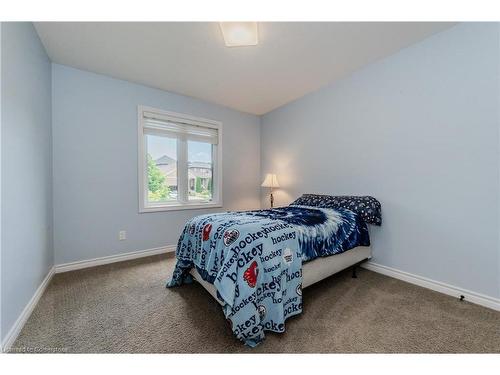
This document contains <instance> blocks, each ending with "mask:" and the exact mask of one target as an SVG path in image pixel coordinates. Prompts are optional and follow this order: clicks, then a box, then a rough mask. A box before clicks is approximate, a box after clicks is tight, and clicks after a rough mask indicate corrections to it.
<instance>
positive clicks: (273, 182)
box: [261, 173, 280, 188]
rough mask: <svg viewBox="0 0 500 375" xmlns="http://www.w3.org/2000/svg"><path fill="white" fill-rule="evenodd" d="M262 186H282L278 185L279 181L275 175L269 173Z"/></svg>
mask: <svg viewBox="0 0 500 375" xmlns="http://www.w3.org/2000/svg"><path fill="white" fill-rule="evenodd" d="M261 186H262V187H269V188H279V187H280V184H279V183H278V179H277V178H276V175H275V174H273V173H268V174H266V178H265V179H264V182H263V183H262V185H261Z"/></svg>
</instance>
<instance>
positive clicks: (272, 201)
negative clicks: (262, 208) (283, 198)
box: [271, 193, 274, 208]
mask: <svg viewBox="0 0 500 375" xmlns="http://www.w3.org/2000/svg"><path fill="white" fill-rule="evenodd" d="M273 207H274V197H273V193H271V208H273Z"/></svg>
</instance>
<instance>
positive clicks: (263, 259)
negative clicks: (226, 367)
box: [167, 206, 370, 347]
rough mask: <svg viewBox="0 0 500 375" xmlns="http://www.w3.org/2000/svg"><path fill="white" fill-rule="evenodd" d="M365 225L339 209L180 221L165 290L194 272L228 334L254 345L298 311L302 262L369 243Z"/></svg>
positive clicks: (295, 208)
mask: <svg viewBox="0 0 500 375" xmlns="http://www.w3.org/2000/svg"><path fill="white" fill-rule="evenodd" d="M369 244H370V240H369V236H368V229H367V226H366V223H365V222H364V221H362V220H361V219H360V218H359V216H358V215H357V214H355V213H354V212H352V211H350V210H347V209H341V208H339V209H328V208H318V207H307V206H288V207H282V208H276V209H270V210H258V211H245V212H226V213H219V214H209V215H202V216H197V217H195V218H193V219H191V220H190V221H188V222H187V223H186V225H185V227H184V230H183V232H182V235H181V237H180V239H179V242H178V246H177V251H176V258H177V263H176V266H175V270H174V273H173V276H172V279H171V280H170V281H169V282H168V283H167V287H172V286H178V285H182V284H183V283H190V282H192V277H191V275H190V274H189V271H190V270H191V268H193V267H196V269H197V271H198V272H199V274H200V275H201V277H202V278H203V279H204V280H206V281H207V282H209V283H211V284H213V285H214V287H215V289H216V290H217V296H218V298H219V299H220V301H221V302H222V305H223V311H224V315H225V316H226V318H227V319H228V321H229V323H230V324H231V328H232V331H233V333H234V334H235V335H236V337H237V338H239V339H240V340H242V341H243V342H244V343H245V344H247V345H249V346H251V347H254V346H256V345H257V344H259V343H260V342H261V341H262V340H263V339H264V331H274V332H284V330H285V320H286V319H287V318H289V317H291V316H294V315H297V314H300V313H301V312H302V262H304V261H308V260H312V259H315V258H317V257H321V256H329V255H334V254H338V253H341V252H343V251H346V250H349V249H352V248H354V247H356V246H369Z"/></svg>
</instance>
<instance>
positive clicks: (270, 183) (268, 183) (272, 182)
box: [261, 173, 280, 208]
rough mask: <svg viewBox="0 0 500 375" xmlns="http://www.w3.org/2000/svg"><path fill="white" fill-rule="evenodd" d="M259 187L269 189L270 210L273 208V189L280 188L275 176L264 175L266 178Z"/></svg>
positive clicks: (270, 174) (271, 174)
mask: <svg viewBox="0 0 500 375" xmlns="http://www.w3.org/2000/svg"><path fill="white" fill-rule="evenodd" d="M261 186H262V187H268V188H271V208H273V206H274V197H273V188H279V187H280V184H279V183H278V179H277V178H276V175H275V174H273V173H268V174H266V178H265V179H264V182H263V183H262V185H261Z"/></svg>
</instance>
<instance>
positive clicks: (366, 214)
mask: <svg viewBox="0 0 500 375" xmlns="http://www.w3.org/2000/svg"><path fill="white" fill-rule="evenodd" d="M290 206H312V207H323V208H345V209H348V210H351V211H353V212H355V213H357V214H358V215H359V216H360V217H361V218H362V219H363V221H365V222H366V223H368V224H374V225H381V224H382V212H381V211H382V206H381V204H380V202H379V201H378V200H376V199H375V198H373V197H370V196H369V195H366V196H350V195H339V196H334V195H320V194H303V195H302V196H301V197H300V198H297V199H296V200H295V201H293V202H292V203H291V204H290Z"/></svg>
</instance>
